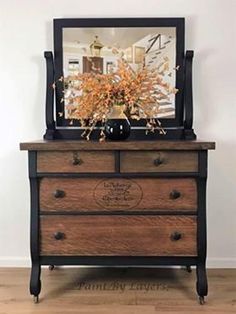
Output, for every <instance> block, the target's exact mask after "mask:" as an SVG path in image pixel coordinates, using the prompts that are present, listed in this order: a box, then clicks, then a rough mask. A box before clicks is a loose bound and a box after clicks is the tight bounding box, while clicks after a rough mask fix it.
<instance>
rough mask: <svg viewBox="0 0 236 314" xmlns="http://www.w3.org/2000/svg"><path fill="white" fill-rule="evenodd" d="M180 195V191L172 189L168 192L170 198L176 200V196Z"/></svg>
mask: <svg viewBox="0 0 236 314" xmlns="http://www.w3.org/2000/svg"><path fill="white" fill-rule="evenodd" d="M180 196H181V193H180V192H179V191H177V190H173V191H171V192H170V198H171V199H172V200H176V199H177V198H179V197H180Z"/></svg>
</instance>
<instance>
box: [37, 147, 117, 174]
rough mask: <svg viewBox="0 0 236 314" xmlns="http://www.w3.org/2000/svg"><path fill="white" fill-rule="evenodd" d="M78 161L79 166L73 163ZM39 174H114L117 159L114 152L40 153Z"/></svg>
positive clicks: (38, 159) (38, 155)
mask: <svg viewBox="0 0 236 314" xmlns="http://www.w3.org/2000/svg"><path fill="white" fill-rule="evenodd" d="M75 160H77V161H78V164H76V165H74V164H73V162H74V161H75ZM37 171H38V172H74V173H82V172H114V171H115V157H114V153H113V152H112V151H104V152H97V151H67V152H62V151H55V152H46V151H39V152H38V153H37Z"/></svg>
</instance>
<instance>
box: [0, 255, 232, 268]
mask: <svg viewBox="0 0 236 314" xmlns="http://www.w3.org/2000/svg"><path fill="white" fill-rule="evenodd" d="M30 266H31V262H30V257H26V256H25V257H20V256H2V257H0V267H22V268H23V267H24V268H29V267H30ZM66 267H69V266H66ZM73 267H76V266H73ZM79 267H88V268H89V267H90V266H87V265H81V266H79ZM146 267H148V266H146ZM159 267H160V266H159ZM163 267H164V265H163ZM165 267H166V266H165ZM193 267H194V266H193ZM168 268H172V267H171V266H168ZM174 268H176V266H174ZM210 268H236V257H210V258H207V269H210Z"/></svg>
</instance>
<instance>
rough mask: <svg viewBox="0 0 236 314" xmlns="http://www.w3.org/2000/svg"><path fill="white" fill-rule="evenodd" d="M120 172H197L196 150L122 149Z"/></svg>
mask: <svg viewBox="0 0 236 314" xmlns="http://www.w3.org/2000/svg"><path fill="white" fill-rule="evenodd" d="M120 162H121V164H120V169H121V172H130V173H132V172H198V153H197V152H192V151H190V152H189V151H188V152H184V151H180V152H173V151H137V152H136V151H135V152H133V151H132V152H131V151H122V152H121V153H120Z"/></svg>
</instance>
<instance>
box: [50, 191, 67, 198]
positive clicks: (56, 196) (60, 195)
mask: <svg viewBox="0 0 236 314" xmlns="http://www.w3.org/2000/svg"><path fill="white" fill-rule="evenodd" d="M53 195H54V197H55V198H63V197H64V196H65V195H66V193H65V192H64V191H62V190H56V191H55V192H54V193H53Z"/></svg>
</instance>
